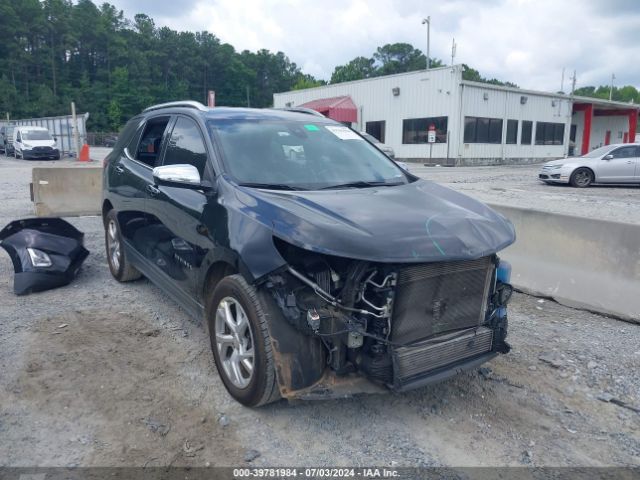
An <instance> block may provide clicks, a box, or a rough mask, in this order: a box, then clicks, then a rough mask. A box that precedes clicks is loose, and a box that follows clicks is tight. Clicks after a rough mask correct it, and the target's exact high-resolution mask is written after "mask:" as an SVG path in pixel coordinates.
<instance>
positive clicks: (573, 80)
mask: <svg viewBox="0 0 640 480" xmlns="http://www.w3.org/2000/svg"><path fill="white" fill-rule="evenodd" d="M575 90H576V71H575V70H574V71H573V77H571V96H573V92H575Z"/></svg>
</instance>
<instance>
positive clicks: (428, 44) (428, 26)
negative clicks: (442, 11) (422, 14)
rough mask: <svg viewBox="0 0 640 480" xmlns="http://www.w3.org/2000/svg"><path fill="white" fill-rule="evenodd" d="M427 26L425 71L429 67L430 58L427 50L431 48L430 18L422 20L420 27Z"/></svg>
mask: <svg viewBox="0 0 640 480" xmlns="http://www.w3.org/2000/svg"><path fill="white" fill-rule="evenodd" d="M425 23H426V24H427V70H429V68H430V67H431V58H430V56H429V49H430V47H431V17H430V16H429V17H427V18H423V19H422V25H424V24H425Z"/></svg>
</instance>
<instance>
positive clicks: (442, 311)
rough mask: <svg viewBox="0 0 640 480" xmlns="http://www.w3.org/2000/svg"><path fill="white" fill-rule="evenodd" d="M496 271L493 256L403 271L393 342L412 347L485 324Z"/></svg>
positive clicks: (419, 266)
mask: <svg viewBox="0 0 640 480" xmlns="http://www.w3.org/2000/svg"><path fill="white" fill-rule="evenodd" d="M492 272H493V262H492V258H491V257H482V258H479V259H477V260H466V261H458V262H439V263H425V264H420V265H412V266H407V267H405V268H403V269H402V270H400V271H399V274H398V282H397V286H396V296H395V300H394V305H393V317H392V322H391V339H392V340H393V341H394V342H395V343H400V344H409V343H413V342H417V341H419V340H422V339H425V338H428V337H431V336H433V335H438V334H440V333H444V332H449V331H453V330H460V329H464V328H469V327H475V326H478V325H481V324H482V323H483V322H484V315H485V310H486V308H487V297H488V295H489V287H490V282H491V278H492Z"/></svg>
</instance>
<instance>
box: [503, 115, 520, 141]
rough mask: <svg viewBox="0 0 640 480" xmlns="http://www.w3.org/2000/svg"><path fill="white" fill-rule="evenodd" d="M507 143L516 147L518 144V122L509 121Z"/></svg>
mask: <svg viewBox="0 0 640 480" xmlns="http://www.w3.org/2000/svg"><path fill="white" fill-rule="evenodd" d="M505 142H506V143H509V144H513V145H515V144H516V143H518V120H507V139H506V140H505Z"/></svg>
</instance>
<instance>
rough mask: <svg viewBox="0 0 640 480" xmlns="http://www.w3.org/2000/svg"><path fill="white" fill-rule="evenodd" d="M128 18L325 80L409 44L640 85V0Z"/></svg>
mask: <svg viewBox="0 0 640 480" xmlns="http://www.w3.org/2000/svg"><path fill="white" fill-rule="evenodd" d="M110 3H112V4H114V5H115V6H116V7H117V8H119V9H122V10H124V12H125V15H126V16H127V17H128V18H133V16H134V15H135V14H136V13H146V14H147V15H149V16H150V17H152V18H153V19H154V21H155V23H156V25H157V26H168V27H171V28H173V29H175V30H190V31H200V30H207V31H209V32H211V33H213V34H214V35H216V36H217V37H218V38H220V39H221V40H222V41H223V42H226V43H229V44H231V45H233V46H234V47H235V48H236V50H238V51H242V50H245V49H248V50H252V51H256V50H259V49H262V48H266V49H268V50H271V51H274V52H276V51H282V52H284V53H285V54H286V55H287V56H288V57H289V58H290V59H291V60H292V61H294V62H296V64H297V65H298V66H299V67H300V68H301V69H302V71H303V72H304V73H308V74H311V75H313V76H314V77H316V78H321V79H324V80H328V79H329V78H330V77H331V73H332V72H333V69H334V68H335V66H337V65H342V64H344V63H347V62H348V61H350V60H351V59H353V58H355V57H357V56H365V57H371V56H372V54H373V52H374V51H375V50H376V48H377V47H378V46H382V45H384V44H386V43H395V42H406V43H411V44H412V45H413V46H414V47H416V48H419V49H421V50H422V51H423V52H425V51H426V46H427V28H426V25H423V24H422V19H423V18H425V17H427V16H430V17H431V49H430V50H431V56H432V57H436V58H439V59H442V60H444V61H445V62H447V63H449V62H451V44H452V41H453V39H454V38H455V42H456V44H457V49H456V57H455V63H466V64H468V65H469V66H472V67H473V68H476V69H477V70H479V71H480V73H481V74H482V75H483V76H485V77H488V78H491V77H495V78H498V79H500V80H508V81H511V82H514V83H516V84H518V85H519V86H520V87H522V88H530V89H535V90H544V91H558V90H560V88H561V80H562V71H563V68H564V69H565V78H564V91H569V90H570V88H571V86H570V84H571V80H570V77H571V76H572V75H573V71H574V70H575V71H576V72H577V74H576V79H577V81H576V86H577V87H581V86H587V85H596V86H597V85H608V84H609V83H610V82H611V75H612V74H615V77H616V79H615V80H614V83H615V85H617V86H622V85H634V86H635V87H637V88H640V0H439V1H433V0H315V1H313V0H180V1H175V2H169V1H166V0H162V1H158V0H111V1H110Z"/></svg>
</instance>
